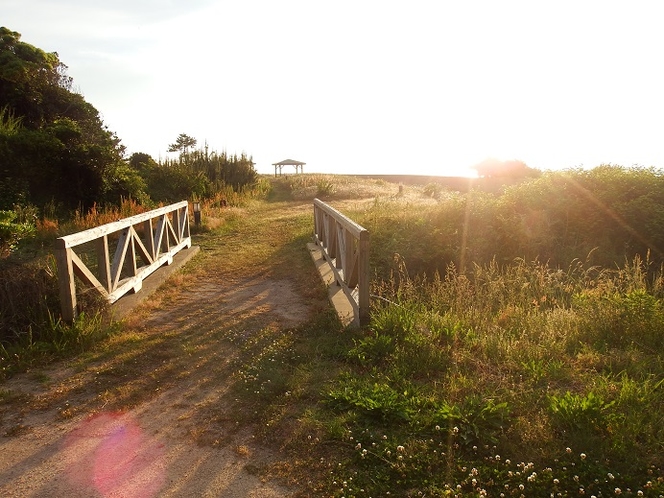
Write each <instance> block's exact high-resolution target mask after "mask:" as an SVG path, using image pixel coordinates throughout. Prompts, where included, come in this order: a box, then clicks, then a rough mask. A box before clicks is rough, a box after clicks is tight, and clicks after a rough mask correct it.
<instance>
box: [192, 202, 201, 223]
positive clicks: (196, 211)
mask: <svg viewBox="0 0 664 498" xmlns="http://www.w3.org/2000/svg"><path fill="white" fill-rule="evenodd" d="M200 224H201V203H200V202H194V225H196V226H200Z"/></svg>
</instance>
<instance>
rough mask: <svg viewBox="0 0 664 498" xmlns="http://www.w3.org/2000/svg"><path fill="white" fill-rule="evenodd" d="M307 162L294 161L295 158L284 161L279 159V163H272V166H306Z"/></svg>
mask: <svg viewBox="0 0 664 498" xmlns="http://www.w3.org/2000/svg"><path fill="white" fill-rule="evenodd" d="M305 164H307V163H303V162H300V161H294V160H293V159H284V160H283V161H279V162H278V163H272V166H288V165H290V166H304V165H305Z"/></svg>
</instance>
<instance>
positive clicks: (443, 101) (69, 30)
mask: <svg viewBox="0 0 664 498" xmlns="http://www.w3.org/2000/svg"><path fill="white" fill-rule="evenodd" d="M663 14H664V3H662V2H660V1H659V0H630V1H627V0H624V1H614V0H603V1H595V0H571V1H570V0H556V1H539V0H454V1H450V0H407V1H406V0H402V1H394V0H352V1H351V0H336V1H335V2H321V1H316V0H187V1H183V0H0V26H5V27H7V28H9V29H11V30H13V31H17V32H19V33H20V34H21V35H22V37H21V40H22V41H24V42H26V43H30V44H32V45H35V46H37V47H39V48H41V49H43V50H45V51H47V52H57V53H58V54H59V56H60V60H61V61H62V62H63V63H64V64H66V65H67V66H68V74H69V76H71V77H73V79H74V89H75V90H76V91H78V92H80V93H81V94H83V96H84V97H85V99H86V100H87V101H88V102H90V103H91V104H92V105H93V106H94V107H95V108H96V109H97V110H98V111H99V112H100V114H101V116H102V119H103V120H104V123H105V124H106V125H107V126H108V128H109V129H110V130H112V131H114V132H115V133H116V134H117V135H118V137H119V138H120V139H121V140H122V144H123V145H124V146H125V147H126V148H127V154H131V153H134V152H145V153H148V154H150V155H151V156H152V157H154V158H155V159H159V158H165V157H169V156H172V154H170V155H169V154H168V153H167V149H168V145H169V144H170V143H173V142H174V141H175V139H176V138H177V136H178V135H179V134H180V133H186V134H187V135H190V136H192V137H194V138H196V139H197V140H198V143H199V146H202V145H204V144H205V143H206V142H207V143H208V145H209V147H210V149H212V150H217V151H222V150H225V151H227V152H228V153H231V154H233V153H237V154H240V153H242V152H245V153H247V154H248V155H250V156H252V157H253V160H254V162H255V163H256V169H257V171H258V172H260V173H271V172H274V167H273V166H272V164H273V163H275V162H278V161H281V160H283V159H294V160H298V161H303V162H305V163H306V166H305V167H304V168H305V172H320V173H358V174H421V175H442V176H448V175H449V176H457V175H461V176H465V175H470V174H472V166H473V165H476V164H478V163H480V162H481V161H483V160H485V159H488V158H495V159H498V160H512V159H517V160H520V161H524V162H525V163H526V164H527V165H528V166H530V167H533V168H538V169H542V170H547V169H565V168H575V167H584V168H591V167H594V166H597V165H599V164H608V163H610V164H619V165H622V166H633V165H638V166H645V167H650V166H654V167H656V168H664V147H662V145H661V144H662V137H664V69H662V51H663V49H664V30H663V29H661V20H662V19H663V18H664V17H663ZM286 168H288V167H286ZM294 171H295V170H294V169H293V171H292V172H294ZM284 172H288V171H287V170H286V169H284Z"/></svg>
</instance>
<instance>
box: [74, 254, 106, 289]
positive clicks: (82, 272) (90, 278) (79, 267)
mask: <svg viewBox="0 0 664 498" xmlns="http://www.w3.org/2000/svg"><path fill="white" fill-rule="evenodd" d="M70 253H71V261H72V265H73V270H74V274H75V275H78V276H79V278H80V279H81V280H83V281H84V282H86V283H87V284H88V285H91V286H92V287H94V288H95V289H97V290H98V291H99V293H100V294H101V295H102V296H104V297H105V298H108V291H107V290H106V289H105V288H104V284H102V283H101V282H100V281H99V280H97V277H96V276H95V274H94V273H92V272H91V271H90V269H89V268H88V267H87V265H86V264H85V263H84V262H83V261H82V260H81V258H79V257H78V254H76V253H75V252H74V251H72V250H71V249H70Z"/></svg>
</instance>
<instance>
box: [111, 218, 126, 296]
mask: <svg viewBox="0 0 664 498" xmlns="http://www.w3.org/2000/svg"><path fill="white" fill-rule="evenodd" d="M130 239H131V237H130V236H129V229H128V228H127V229H125V230H123V231H122V234H121V235H120V239H119V240H118V247H117V248H116V249H115V255H114V256H113V264H112V265H111V283H112V285H111V289H115V288H116V287H117V285H118V282H119V281H120V274H121V273H122V268H123V266H124V261H125V256H126V255H127V249H128V247H129V241H130Z"/></svg>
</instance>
